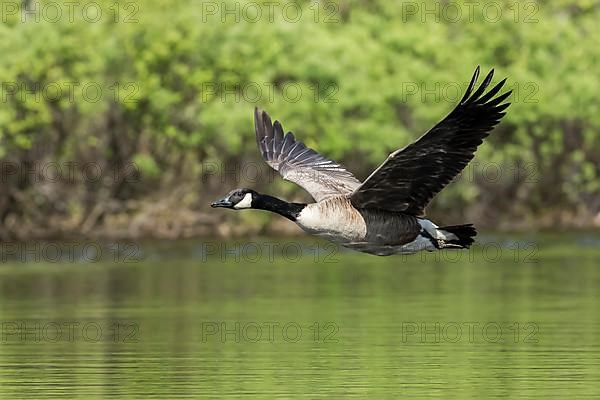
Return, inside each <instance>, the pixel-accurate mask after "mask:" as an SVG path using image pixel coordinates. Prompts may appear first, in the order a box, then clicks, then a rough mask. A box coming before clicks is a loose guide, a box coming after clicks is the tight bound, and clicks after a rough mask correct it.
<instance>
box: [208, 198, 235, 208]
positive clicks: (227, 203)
mask: <svg viewBox="0 0 600 400" xmlns="http://www.w3.org/2000/svg"><path fill="white" fill-rule="evenodd" d="M210 206H211V207H212V208H217V207H224V208H231V207H233V203H232V202H231V201H230V200H229V199H228V198H224V199H220V200H217V201H215V202H213V203H212V204H211V205H210Z"/></svg>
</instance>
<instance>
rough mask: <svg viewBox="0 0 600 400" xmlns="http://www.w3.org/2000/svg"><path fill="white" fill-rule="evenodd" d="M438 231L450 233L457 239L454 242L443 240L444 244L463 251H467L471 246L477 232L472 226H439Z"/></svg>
mask: <svg viewBox="0 0 600 400" xmlns="http://www.w3.org/2000/svg"><path fill="white" fill-rule="evenodd" d="M438 230H440V231H444V232H448V233H452V234H454V235H455V236H456V237H457V238H458V239H454V240H445V241H444V242H445V244H449V245H454V246H460V247H462V248H465V249H468V248H469V247H470V246H471V245H472V244H473V242H474V241H475V236H477V230H476V229H475V227H474V226H473V224H466V225H453V226H440V227H439V228H438ZM454 246H448V247H454Z"/></svg>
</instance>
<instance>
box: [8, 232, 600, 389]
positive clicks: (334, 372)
mask: <svg viewBox="0 0 600 400" xmlns="http://www.w3.org/2000/svg"><path fill="white" fill-rule="evenodd" d="M266 242H269V241H268V240H262V239H261V240H254V242H251V244H252V243H254V244H255V246H254V247H248V245H246V246H245V247H244V246H242V245H239V244H227V245H221V244H214V243H211V244H210V245H209V246H206V245H202V244H200V243H193V242H184V243H160V244H157V243H144V244H141V245H136V246H137V247H136V253H135V257H132V259H128V258H129V257H127V251H125V255H123V254H121V253H119V255H118V257H114V254H113V255H111V254H109V255H107V254H103V257H102V259H101V260H94V261H93V262H90V261H89V257H88V258H87V262H86V261H82V260H81V257H79V256H77V257H73V259H69V260H63V261H62V262H49V259H50V256H48V255H46V256H44V257H41V259H36V258H35V257H34V255H32V254H29V256H28V257H30V260H29V261H27V262H26V261H24V260H23V259H21V260H19V259H17V260H15V259H12V260H11V259H10V257H9V258H5V259H4V260H3V261H4V262H3V264H2V265H1V266H0V322H1V323H2V332H1V334H2V336H1V337H0V398H2V399H19V398H35V399H44V398H57V399H58V398H61V399H62V398H85V399H89V398H102V397H104V398H123V397H125V398H127V397H130V398H153V397H154V398H225V397H236V398H237V397H248V398H300V397H303V398H339V399H342V398H363V399H364V398H373V399H375V398H436V397H437V398H565V397H567V396H568V397H570V398H599V397H600V383H598V382H600V337H599V335H598V332H599V328H600V312H599V306H600V297H599V293H600V291H599V289H600V269H599V266H600V237H598V236H594V235H568V236H567V235H565V236H562V237H558V236H556V237H547V236H543V237H542V236H531V237H521V238H519V240H518V241H516V242H515V241H512V240H508V239H507V238H506V237H504V238H499V237H494V236H487V237H486V236H485V235H483V236H482V243H483V244H484V245H485V243H487V245H486V247H481V246H480V247H478V248H477V249H475V250H474V251H472V252H469V253H467V252H463V253H460V254H461V255H460V256H457V254H458V253H445V254H442V255H439V254H438V255H432V254H424V255H416V256H411V257H387V258H378V257H374V256H369V255H364V254H358V253H351V252H344V251H341V250H339V249H336V248H333V247H329V246H328V245H327V244H325V243H321V242H314V241H306V242H301V243H300V244H297V243H293V242H292V244H291V245H289V246H288V247H287V248H285V249H283V245H284V244H285V243H287V242H281V243H278V246H275V247H279V248H278V249H276V250H275V251H273V254H269V251H267V250H268V248H267V247H265V246H264V243H266ZM271 242H272V241H271ZM112 249H114V246H113V247H112ZM282 249H283V250H282ZM5 250H6V249H5ZM38 250H39V249H38ZM38 250H35V248H34V250H33V251H30V253H32V252H35V251H38ZM280 250H281V251H280ZM10 252H12V253H13V254H14V248H13V249H11V251H10ZM259 252H260V253H261V254H258V253H259ZM31 258H32V259H31ZM115 261H116V262H115ZM127 261H129V262H127Z"/></svg>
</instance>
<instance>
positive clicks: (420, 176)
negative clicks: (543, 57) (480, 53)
mask: <svg viewBox="0 0 600 400" xmlns="http://www.w3.org/2000/svg"><path fill="white" fill-rule="evenodd" d="M493 75H494V70H493V69H492V70H491V71H490V73H488V75H487V76H486V77H485V78H484V80H483V82H482V84H481V85H480V86H479V88H478V89H477V90H475V92H473V90H474V89H475V86H476V83H477V80H478V78H479V67H477V69H476V70H475V73H474V74H473V77H472V78H471V82H470V83H469V87H468V89H467V91H466V92H465V94H464V96H463V98H462V99H461V101H460V103H459V104H458V106H456V108H455V109H454V110H453V111H452V112H451V113H450V114H448V116H447V117H446V118H444V119H443V120H442V121H441V122H440V123H438V124H437V125H436V126H434V127H433V128H432V129H430V130H429V131H428V132H427V133H425V134H424V135H423V136H421V137H420V138H419V139H418V140H417V141H415V142H414V143H412V144H410V145H408V146H406V147H405V148H403V149H400V150H397V151H395V152H393V153H392V154H390V156H389V157H388V158H387V160H386V161H385V162H384V163H383V164H381V165H380V166H379V168H377V169H376V170H375V171H374V172H373V173H372V174H371V175H370V176H369V177H368V178H367V179H366V180H365V182H364V183H363V184H362V185H361V186H360V187H359V188H358V189H357V190H356V191H355V192H354V193H353V194H352V195H351V197H350V199H351V201H352V204H353V205H354V206H355V207H358V208H378V209H384V210H388V211H394V212H404V213H409V214H414V215H422V214H423V213H424V210H425V207H426V206H427V204H428V203H429V202H430V201H431V199H432V198H433V197H434V196H435V195H436V194H437V193H439V192H440V191H441V190H442V189H443V188H444V187H445V186H446V185H447V184H448V183H449V182H451V181H452V180H453V179H454V178H455V177H456V175H458V174H459V173H460V172H461V171H462V170H463V169H464V167H465V166H466V165H467V164H468V163H469V161H471V160H472V159H473V157H474V154H475V151H476V150H477V147H478V146H479V145H480V144H481V143H482V142H483V139H484V138H485V137H487V136H488V135H489V133H490V131H491V130H492V129H493V128H494V126H496V124H498V122H500V119H501V118H502V117H503V116H504V115H505V114H506V113H505V112H503V111H504V110H506V108H507V107H508V106H509V105H510V103H504V104H502V102H503V101H504V100H506V99H507V98H508V96H510V94H511V91H508V92H506V93H504V94H502V95H500V96H498V97H495V98H494V96H495V95H496V94H497V93H498V92H499V91H500V90H501V89H502V87H503V85H504V83H505V82H506V79H503V80H502V81H500V82H499V83H498V84H496V85H495V86H494V87H493V88H492V89H490V90H489V91H488V92H487V93H485V90H486V89H487V87H488V86H489V84H490V82H491V81H492V78H493ZM484 93H485V94H484Z"/></svg>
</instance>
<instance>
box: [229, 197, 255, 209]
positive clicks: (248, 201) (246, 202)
mask: <svg viewBox="0 0 600 400" xmlns="http://www.w3.org/2000/svg"><path fill="white" fill-rule="evenodd" d="M233 208H235V209H237V210H239V209H242V208H252V194H251V193H246V195H245V196H244V198H243V199H242V200H241V201H239V202H238V203H237V204H236V205H235V206H233Z"/></svg>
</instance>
